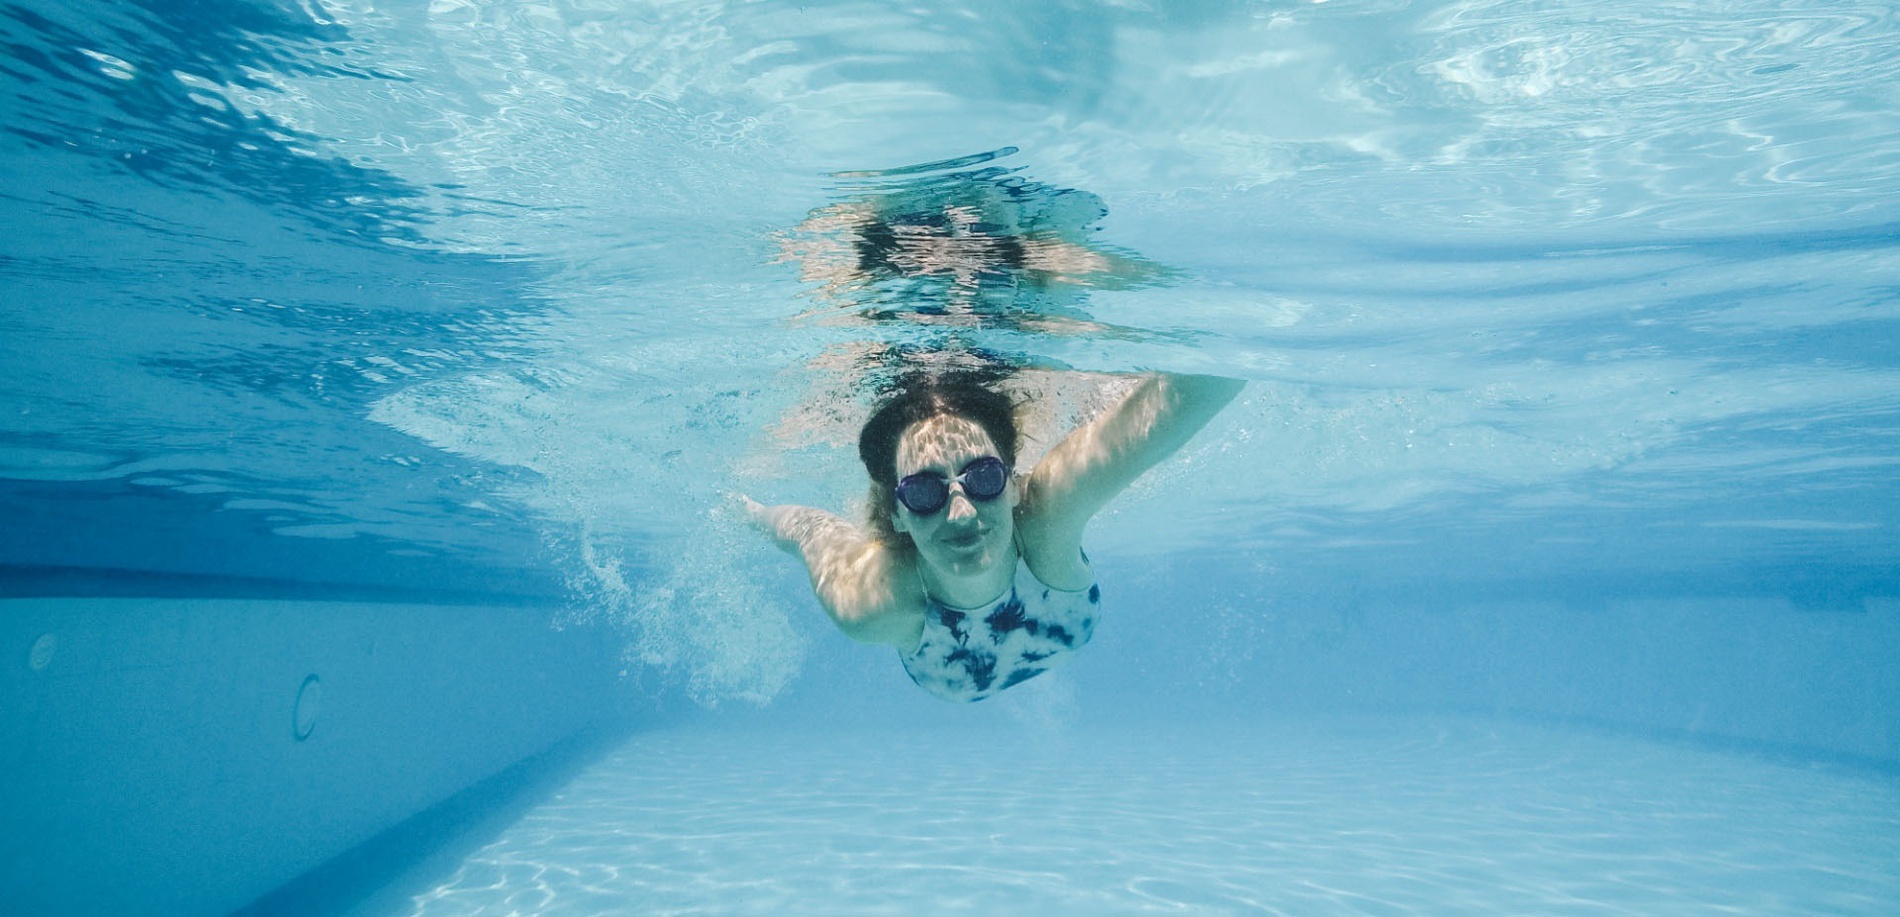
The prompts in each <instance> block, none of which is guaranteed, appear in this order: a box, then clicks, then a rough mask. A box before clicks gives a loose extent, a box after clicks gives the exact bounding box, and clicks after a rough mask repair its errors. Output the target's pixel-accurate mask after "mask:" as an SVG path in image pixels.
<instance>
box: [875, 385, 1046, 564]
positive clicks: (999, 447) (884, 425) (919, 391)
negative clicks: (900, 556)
mask: <svg viewBox="0 0 1900 917" xmlns="http://www.w3.org/2000/svg"><path fill="white" fill-rule="evenodd" d="M994 379H995V376H994V375H993V374H990V373H982V372H955V373H944V374H917V375H911V376H906V377H905V378H903V379H901V380H899V381H898V383H897V386H896V389H895V392H894V393H893V394H892V395H890V396H889V397H888V398H886V399H885V400H884V401H883V402H882V403H880V404H879V405H878V407H877V410H875V411H873V412H871V419H869V420H867V421H865V422H864V429H863V430H862V431H861V432H859V434H858V458H859V459H861V460H862V461H863V462H864V470H865V471H866V472H867V473H869V474H870V476H871V505H870V510H869V514H870V518H869V519H868V520H867V521H868V522H869V523H870V527H871V530H872V531H873V532H875V533H876V534H877V535H879V536H880V537H881V538H883V540H884V541H885V542H886V543H887V544H894V545H899V546H909V544H910V539H909V538H908V537H903V536H901V535H900V533H898V532H897V531H896V530H895V529H893V528H892V527H891V515H892V514H893V513H895V512H896V511H897V497H896V495H895V493H894V491H895V490H896V489H897V441H898V440H899V439H900V438H902V437H903V435H904V431H905V430H908V429H910V428H911V425H912V424H915V423H917V422H919V421H923V420H928V419H930V418H932V417H938V416H941V415H945V414H948V415H951V416H955V417H961V418H964V419H965V420H968V421H970V422H972V423H974V424H976V425H977V426H979V427H982V428H983V432H985V433H987V434H989V437H990V441H991V442H994V443H995V444H996V451H997V453H998V455H997V457H998V458H1000V459H1002V460H1003V464H1004V465H1007V466H1008V467H1010V468H1011V469H1014V468H1015V467H1016V449H1017V446H1018V439H1019V433H1018V429H1017V425H1016V405H1015V403H1014V402H1013V401H1011V400H1010V398H1009V396H1008V395H1005V394H1003V393H1001V392H998V391H996V390H995V389H993V388H991V387H990V384H992V382H993V380H994Z"/></svg>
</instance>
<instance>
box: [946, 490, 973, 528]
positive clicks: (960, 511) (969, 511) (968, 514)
mask: <svg viewBox="0 0 1900 917" xmlns="http://www.w3.org/2000/svg"><path fill="white" fill-rule="evenodd" d="M974 516H976V504H975V503H972V502H970V498H969V497H968V496H967V495H965V494H964V492H963V485H961V484H957V485H954V486H952V487H951V488H950V503H949V505H948V506H945V507H944V509H943V517H944V519H945V520H946V521H949V522H961V521H963V520H965V519H970V518H973V517H974Z"/></svg>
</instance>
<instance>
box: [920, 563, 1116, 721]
mask: <svg viewBox="0 0 1900 917" xmlns="http://www.w3.org/2000/svg"><path fill="white" fill-rule="evenodd" d="M1084 560H1085V561H1086V560H1087V558H1084ZM1101 600H1102V590H1101V588H1100V587H1099V586H1096V585H1094V584H1093V583H1091V584H1090V585H1089V587H1088V588H1087V589H1082V590H1079V591H1076V592H1069V591H1066V590H1062V589H1056V588H1054V587H1051V586H1046V585H1044V584H1043V582H1042V581H1041V580H1039V579H1037V578H1036V575H1035V574H1034V573H1031V572H1029V565H1028V564H1027V563H1024V562H1022V561H1020V560H1019V561H1017V562H1016V582H1015V584H1014V585H1012V586H1011V587H1010V590H1009V591H1008V592H1005V593H1003V595H1001V596H1000V597H998V598H997V599H996V601H994V602H991V603H989V604H988V605H985V606H983V607H981V608H952V607H950V606H949V605H945V604H943V603H942V602H939V601H937V600H936V599H933V598H930V597H929V596H928V595H926V596H925V598H924V636H923V640H922V641H920V642H919V643H918V644H917V649H916V650H915V651H914V652H911V653H909V654H907V655H904V656H902V657H901V658H902V659H903V660H904V671H906V672H909V673H910V680H911V681H914V682H916V683H917V685H918V687H921V688H923V689H924V690H926V691H929V692H930V693H932V694H935V695H937V696H938V697H941V698H943V699H944V700H953V701H976V700H982V699H983V698H986V697H989V696H990V695H992V694H995V693H997V692H999V691H1001V690H1003V689H1004V688H1008V687H1012V686H1015V685H1019V684H1022V683H1023V682H1025V681H1028V680H1029V679H1031V678H1034V677H1036V676H1037V675H1041V674H1042V673H1044V672H1046V671H1048V670H1049V668H1050V667H1051V666H1053V665H1055V664H1056V663H1057V662H1060V661H1061V660H1062V659H1063V658H1064V657H1066V656H1068V655H1069V654H1070V653H1073V652H1075V651H1076V650H1078V649H1081V648H1082V645H1083V644H1085V643H1087V642H1089V637H1090V636H1091V635H1093V634H1094V633H1095V615H1096V609H1097V607H1098V606H1099V605H1100V604H1101Z"/></svg>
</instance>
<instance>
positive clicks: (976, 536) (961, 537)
mask: <svg viewBox="0 0 1900 917" xmlns="http://www.w3.org/2000/svg"><path fill="white" fill-rule="evenodd" d="M942 541H943V543H944V544H947V545H949V546H950V547H953V548H959V549H968V548H974V547H976V546H977V545H979V544H982V543H983V533H982V532H979V531H976V530H974V529H972V530H970V531H967V532H957V533H956V534H953V535H945V536H944V537H943V539H942Z"/></svg>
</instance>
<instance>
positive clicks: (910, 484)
mask: <svg viewBox="0 0 1900 917" xmlns="http://www.w3.org/2000/svg"><path fill="white" fill-rule="evenodd" d="M951 480H955V481H957V482H958V483H960V484H962V485H963V493H964V495H965V496H967V497H969V498H970V499H972V500H981V501H986V502H987V501H989V500H994V499H996V498H997V497H999V496H1002V494H1003V488H1004V487H1006V486H1008V485H1009V466H1008V465H1005V464H1003V460H1002V459H999V458H997V457H996V456H994V455H986V456H983V457H982V458H980V459H977V460H976V461H973V462H971V463H970V464H968V465H965V466H963V470H962V471H960V472H957V476H956V477H955V478H954V479H952V478H946V477H944V476H943V475H940V474H937V473H936V472H934V471H920V472H918V473H916V474H913V475H908V476H906V477H905V478H904V479H903V480H902V481H898V482H897V491H896V493H897V502H899V503H902V504H904V508H905V509H908V510H910V511H911V512H913V513H916V514H917V515H919V516H928V515H930V514H931V513H934V512H936V511H937V510H940V509H943V507H944V504H946V503H949V502H950V482H951Z"/></svg>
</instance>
